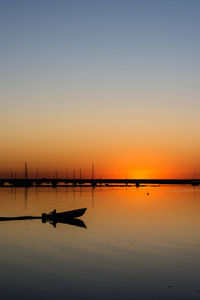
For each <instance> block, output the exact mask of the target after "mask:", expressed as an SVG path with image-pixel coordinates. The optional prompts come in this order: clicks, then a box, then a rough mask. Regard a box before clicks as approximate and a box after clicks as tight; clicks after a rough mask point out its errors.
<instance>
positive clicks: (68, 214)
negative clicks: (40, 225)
mask: <svg viewBox="0 0 200 300" xmlns="http://www.w3.org/2000/svg"><path fill="white" fill-rule="evenodd" d="M86 209H87V208H81V209H75V210H70V211H65V212H60V213H57V212H56V210H54V211H52V212H51V213H49V214H46V213H43V214H42V216H40V217H33V216H21V217H0V221H20V220H35V219H42V221H44V222H45V221H57V222H58V221H59V222H61V221H62V223H64V221H65V220H72V219H74V218H79V217H81V216H82V215H83V214H84V213H85V211H86Z"/></svg>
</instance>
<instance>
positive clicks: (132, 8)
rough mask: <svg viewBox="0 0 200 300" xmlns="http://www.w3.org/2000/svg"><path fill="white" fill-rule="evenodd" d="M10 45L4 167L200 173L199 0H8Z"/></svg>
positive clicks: (4, 65) (2, 120)
mask: <svg viewBox="0 0 200 300" xmlns="http://www.w3.org/2000/svg"><path fill="white" fill-rule="evenodd" d="M0 43H1V44H0V66H1V67H0V103H1V110H0V126H1V144H0V154H1V156H0V175H1V176H5V174H10V172H11V171H13V172H14V171H17V172H18V174H20V172H22V170H23V165H24V161H27V163H28V165H29V169H31V170H32V172H33V171H34V170H35V169H36V168H37V167H39V169H40V172H41V173H43V174H44V173H45V172H47V171H48V170H49V172H50V173H51V172H54V171H55V170H58V172H59V174H60V175H63V174H65V172H66V170H68V172H69V173H70V172H73V171H72V170H73V168H76V170H78V169H79V168H82V169H83V172H85V176H86V175H87V174H89V172H90V166H91V163H92V162H95V172H96V176H105V177H125V176H127V177H140V178H141V177H143V178H145V177H152V178H155V177H191V176H193V173H194V171H195V172H196V174H197V173H198V172H199V170H200V138H199V134H200V119H199V114H200V84H199V81H200V1H199V0H190V1H188V0H187V1H186V0H173V1H172V0H165V1H163V0H159V1H153V0H151V1H149V0H148V1H145V0H137V1H134V0H132V1H131V0H130V1H129V0H120V1H118V0H109V1H108V0H101V1H100V0H98V1H97V0H90V1H87V0H84V1H82V0H76V1H73V0H71V1H67V0H63V1H62V0H56V1H55V0H54V1H52V0H46V1H45V0H34V1H33V0H32V1H30V0H24V1H21V0H18V1H15V0H4V1H2V0H0ZM77 172H78V171H77ZM199 173H200V172H199ZM196 176H197V175H196Z"/></svg>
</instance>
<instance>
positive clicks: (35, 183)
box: [0, 178, 200, 187]
mask: <svg viewBox="0 0 200 300" xmlns="http://www.w3.org/2000/svg"><path fill="white" fill-rule="evenodd" d="M160 184H181V185H186V184H187V185H193V186H197V185H200V179H94V178H88V179H74V178H73V179H62V178H51V179H47V178H41V179H38V178H35V179H31V178H26V179H24V178H21V179H20V178H18V179H0V187H46V186H51V187H61V186H62V187H63V186H73V187H76V186H77V187H78V186H79V187H80V186H83V187H87V186H91V187H97V186H136V187H139V186H142V185H160Z"/></svg>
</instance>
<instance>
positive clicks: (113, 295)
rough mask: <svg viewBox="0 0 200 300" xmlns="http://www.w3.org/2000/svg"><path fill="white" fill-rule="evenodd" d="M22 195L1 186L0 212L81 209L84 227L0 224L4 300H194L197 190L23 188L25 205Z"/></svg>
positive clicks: (199, 215) (198, 273)
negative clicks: (84, 209) (85, 226)
mask: <svg viewBox="0 0 200 300" xmlns="http://www.w3.org/2000/svg"><path fill="white" fill-rule="evenodd" d="M148 194H149V195H148ZM24 195H25V190H24V189H22V188H20V189H16V192H15V193H14V190H13V189H12V191H11V189H10V188H3V189H0V211H1V213H0V215H1V216H3V215H4V216H6V215H7V216H9V215H15V216H19V215H36V216H37V215H41V213H42V212H44V211H51V210H53V209H54V208H56V209H57V210H58V211H65V210H70V209H76V208H80V207H88V210H87V214H85V215H84V218H83V220H84V222H85V223H86V224H87V227H88V228H87V230H81V228H78V227H83V228H84V226H78V227H77V225H75V226H66V223H65V222H59V223H56V224H51V225H53V226H56V230H54V228H53V226H44V225H43V224H42V223H41V221H40V220H38V221H37V220H35V221H31V220H30V221H28V220H27V221H25V220H24V221H21V222H6V223H5V222H1V223H0V235H1V239H0V265H1V274H3V275H2V276H1V280H0V289H1V296H2V298H3V299H13V298H14V297H15V295H20V299H22V300H25V299H27V298H29V299H44V300H46V299H48V300H49V299H52V300H53V299H89V300H90V299H95V300H96V299H103V298H104V299H123V300H124V299H141V300H143V299H144V300H146V299H162V300H163V299H180V300H182V299H199V292H198V291H199V290H200V281H199V278H200V261H199V256H200V234H199V232H200V201H199V200H200V188H199V187H191V186H181V187H180V186H160V187H155V186H148V187H139V188H134V187H126V188H120V187H117V188H104V187H101V188H95V189H94V190H92V189H91V188H85V187H84V188H81V189H79V188H73V187H63V188H55V189H54V190H53V189H52V188H37V190H36V189H34V188H28V192H27V193H26V203H27V205H26V207H25V206H24V199H25V197H24ZM79 221H81V220H79ZM79 223H80V222H79ZM67 224H68V223H67ZM69 225H74V224H69ZM79 225H81V223H80V224H79ZM82 225H83V224H82ZM66 229H67V230H66ZM10 286H12V289H11V288H10Z"/></svg>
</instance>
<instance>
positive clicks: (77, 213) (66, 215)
mask: <svg viewBox="0 0 200 300" xmlns="http://www.w3.org/2000/svg"><path fill="white" fill-rule="evenodd" d="M86 209H87V208H80V209H75V210H70V211H65V212H60V213H57V212H56V210H54V211H52V212H51V213H50V214H45V213H43V214H42V220H47V221H53V220H66V219H67V220H69V219H74V218H79V217H81V216H82V215H84V213H85V211H86Z"/></svg>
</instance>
